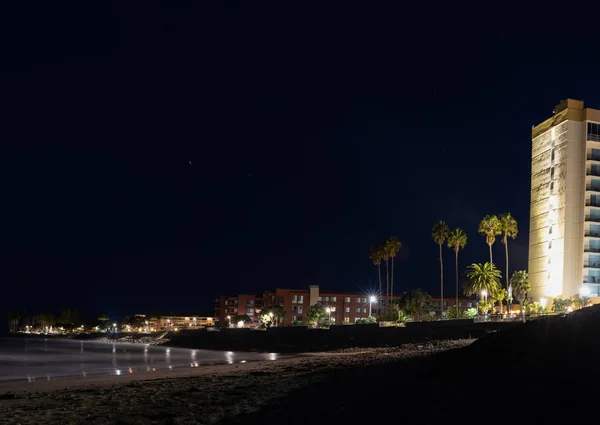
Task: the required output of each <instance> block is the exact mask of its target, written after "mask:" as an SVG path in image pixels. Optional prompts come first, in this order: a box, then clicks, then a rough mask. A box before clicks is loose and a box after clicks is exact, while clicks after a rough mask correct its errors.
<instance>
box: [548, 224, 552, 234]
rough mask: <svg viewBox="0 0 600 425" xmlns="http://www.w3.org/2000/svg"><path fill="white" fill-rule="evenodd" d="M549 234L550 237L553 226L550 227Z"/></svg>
mask: <svg viewBox="0 0 600 425" xmlns="http://www.w3.org/2000/svg"><path fill="white" fill-rule="evenodd" d="M548 234H550V235H551V234H552V226H550V227H549V228H548Z"/></svg>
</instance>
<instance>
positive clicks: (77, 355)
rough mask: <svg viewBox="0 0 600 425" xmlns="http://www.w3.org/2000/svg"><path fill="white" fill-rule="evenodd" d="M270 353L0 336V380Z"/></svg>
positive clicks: (128, 370)
mask: <svg viewBox="0 0 600 425" xmlns="http://www.w3.org/2000/svg"><path fill="white" fill-rule="evenodd" d="M280 357H281V355H278V354H276V353H241V352H240V353H234V352H232V351H212V350H190V349H185V348H172V347H161V346H148V345H147V344H146V345H142V344H121V343H101V342H93V341H69V340H53V339H49V338H44V339H42V338H31V339H28V338H0V381H7V380H27V381H29V382H35V381H36V379H40V378H42V379H44V378H45V379H46V380H54V379H60V378H64V377H68V376H83V377H87V376H90V375H94V374H111V375H124V374H133V373H136V372H151V371H157V370H161V369H169V370H172V369H174V368H178V367H188V368H189V367H202V366H205V365H215V364H233V363H246V362H251V361H258V360H270V361H274V360H277V359H279V358H280Z"/></svg>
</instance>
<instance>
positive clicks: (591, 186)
mask: <svg viewBox="0 0 600 425" xmlns="http://www.w3.org/2000/svg"><path fill="white" fill-rule="evenodd" d="M585 190H591V191H594V192H600V184H586V185H585Z"/></svg>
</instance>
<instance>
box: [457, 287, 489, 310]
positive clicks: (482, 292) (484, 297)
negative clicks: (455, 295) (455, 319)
mask: <svg viewBox="0 0 600 425" xmlns="http://www.w3.org/2000/svg"><path fill="white" fill-rule="evenodd" d="M487 295H488V293H487V291H486V290H485V289H484V290H483V291H481V298H482V299H483V302H484V304H485V306H486V309H485V314H487ZM456 311H457V312H458V304H457V305H456Z"/></svg>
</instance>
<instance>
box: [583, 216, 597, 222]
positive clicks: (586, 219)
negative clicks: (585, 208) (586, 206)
mask: <svg viewBox="0 0 600 425" xmlns="http://www.w3.org/2000/svg"><path fill="white" fill-rule="evenodd" d="M585 221H593V222H598V223H600V216H591V215H586V216H585Z"/></svg>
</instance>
